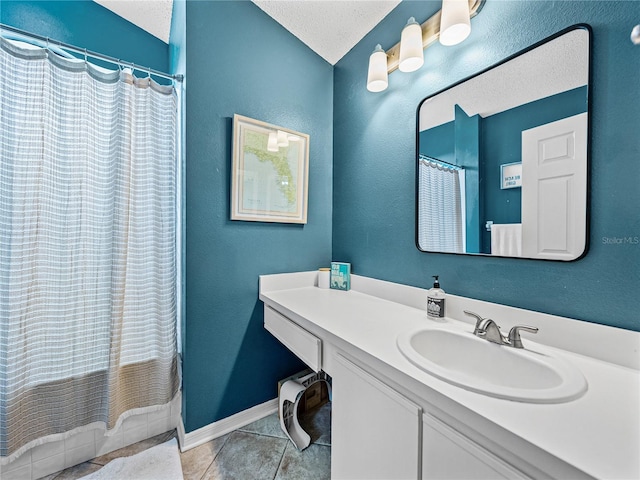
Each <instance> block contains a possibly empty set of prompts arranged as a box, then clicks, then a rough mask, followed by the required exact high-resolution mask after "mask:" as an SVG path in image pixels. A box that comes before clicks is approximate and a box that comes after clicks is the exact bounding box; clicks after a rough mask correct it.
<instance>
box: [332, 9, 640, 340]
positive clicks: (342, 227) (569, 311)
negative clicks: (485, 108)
mask: <svg viewBox="0 0 640 480" xmlns="http://www.w3.org/2000/svg"><path fill="white" fill-rule="evenodd" d="M439 8H440V2H439V1H424V2H414V1H404V2H402V3H401V4H400V5H399V6H398V7H397V8H396V9H394V10H393V11H392V12H391V13H390V14H389V15H388V16H387V17H386V18H385V19H384V20H383V21H382V22H381V23H380V24H378V26H376V27H375V28H374V29H373V31H372V32H371V33H369V34H368V35H367V36H366V37H365V38H364V39H363V40H362V41H361V42H360V43H359V44H358V45H357V46H356V47H354V48H353V49H352V50H351V51H350V52H349V53H348V54H347V55H346V56H345V57H344V58H343V59H342V60H340V62H338V64H337V65H336V67H335V71H334V92H335V93H334V132H335V134H334V183H333V188H334V190H333V194H334V199H335V200H336V201H334V208H333V256H334V258H339V259H340V260H343V261H349V262H352V264H353V269H354V271H355V272H357V273H358V274H362V275H367V276H371V277H375V278H380V279H384V280H390V281H394V282H400V283H405V284H409V285H416V286H420V287H426V288H429V286H430V281H429V280H430V278H431V275H440V282H441V285H442V287H443V288H444V290H445V291H447V292H450V293H454V294H458V295H465V296H468V297H472V298H478V299H483V300H487V301H492V302H499V303H503V304H507V305H514V306H517V307H522V308H527V309H533V310H538V311H541V312H547V313H552V314H557V315H563V316H568V317H572V318H577V319H581V320H586V321H590V322H597V323H603V324H608V325H612V326H617V327H623V328H627V329H633V330H640V317H639V316H638V308H639V307H640V305H639V303H638V292H639V291H640V244H638V243H634V239H639V238H640V213H639V212H640V210H638V205H640V188H639V187H638V182H639V181H640V180H639V179H640V162H638V158H640V135H638V132H637V131H638V125H640V109H638V108H637V107H638V105H640V88H638V81H637V75H638V64H639V62H640V47H637V46H634V45H633V44H632V43H631V42H630V41H629V34H630V32H631V29H632V27H633V26H634V25H635V24H636V23H638V13H639V12H640V11H639V10H638V2H627V1H571V2H557V1H535V2H523V1H507V0H500V1H498V0H487V2H486V3H485V5H484V8H483V10H482V12H481V13H480V14H479V15H478V16H477V17H475V18H473V19H472V21H471V25H472V32H471V35H470V37H469V38H468V39H467V40H466V42H464V43H462V44H460V45H457V46H454V47H443V46H441V45H439V44H434V45H433V46H431V47H430V48H428V49H427V50H426V51H425V65H424V66H423V67H422V69H421V70H419V71H418V72H414V73H403V72H400V71H396V72H394V73H392V74H391V75H390V77H389V88H388V89H387V90H386V91H384V92H381V93H377V94H376V93H371V92H368V91H367V90H366V85H365V84H366V71H367V62H368V58H369V55H370V54H371V52H372V51H373V49H374V47H375V45H376V43H381V44H382V46H383V47H385V48H390V47H391V46H393V45H394V44H395V43H396V42H397V41H398V40H399V38H400V31H401V30H402V27H403V25H404V24H405V23H406V21H407V19H408V18H409V17H410V16H415V17H416V19H417V20H418V21H424V20H425V19H426V18H428V17H430V16H431V15H432V14H433V13H434V12H435V11H437V10H438V9H439ZM576 23H588V24H590V25H591V26H592V28H593V62H592V64H593V89H592V97H593V98H592V105H591V121H592V132H591V133H592V142H591V173H590V175H591V185H590V186H591V194H590V197H591V213H590V220H591V230H590V236H589V240H590V249H589V252H588V254H587V255H586V257H584V258H583V259H581V260H578V261H575V262H569V263H563V262H549V261H535V260H521V259H511V258H491V257H473V256H460V255H451V254H436V253H421V252H419V251H418V250H417V248H416V246H415V243H414V239H415V230H414V229H415V187H414V186H415V167H414V158H415V121H416V108H417V106H418V104H419V103H420V101H421V100H422V99H423V98H425V97H427V96H430V95H432V94H434V93H436V92H438V91H440V90H442V89H444V88H445V87H447V86H448V85H451V84H453V83H456V82H458V81H460V80H461V79H463V78H466V77H468V76H470V75H472V74H473V73H475V72H478V71H481V70H483V69H485V68H487V67H489V66H491V65H493V64H495V63H497V62H499V61H500V60H502V59H504V58H506V57H508V56H509V55H512V54H514V53H516V52H518V51H520V50H522V49H524V48H526V47H528V46H529V45H531V44H533V43H536V42H538V41H540V40H542V39H544V38H546V37H547V36H549V35H552V34H554V33H556V32H558V31H560V30H562V29H564V28H566V27H568V26H570V25H574V24H576ZM354 159H358V161H354ZM345 198H348V199H349V201H338V199H345ZM624 239H627V240H626V241H625V240H624ZM629 239H630V240H631V242H629V241H628V240H629Z"/></svg>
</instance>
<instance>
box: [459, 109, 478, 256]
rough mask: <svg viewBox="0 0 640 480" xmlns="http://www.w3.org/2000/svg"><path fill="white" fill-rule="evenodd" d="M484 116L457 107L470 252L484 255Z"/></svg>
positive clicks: (467, 246) (460, 159) (466, 244)
mask: <svg viewBox="0 0 640 480" xmlns="http://www.w3.org/2000/svg"><path fill="white" fill-rule="evenodd" d="M480 120H481V119H480V115H472V116H469V115H467V114H466V112H465V111H464V110H463V109H462V108H460V107H459V106H458V105H456V106H455V121H454V123H455V127H454V129H455V148H456V164H457V165H460V166H461V167H463V168H464V171H465V175H464V178H465V181H464V190H465V199H466V201H465V220H466V224H467V225H466V235H465V236H466V239H465V251H466V252H467V253H480V251H481V245H480V238H481V237H480V225H481V221H482V216H481V212H482V209H483V206H484V198H483V196H482V195H481V194H480V192H481V190H480V159H481V158H482V155H481V154H480V130H481V128H480V126H481V121H480Z"/></svg>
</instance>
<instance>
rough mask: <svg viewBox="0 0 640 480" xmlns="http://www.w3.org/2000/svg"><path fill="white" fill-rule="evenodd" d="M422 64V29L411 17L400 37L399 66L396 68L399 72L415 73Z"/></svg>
mask: <svg viewBox="0 0 640 480" xmlns="http://www.w3.org/2000/svg"><path fill="white" fill-rule="evenodd" d="M423 63H424V48H423V46H422V27H421V26H420V24H419V23H418V22H416V19H415V18H413V17H411V18H410V19H409V21H408V22H407V25H406V26H405V27H404V28H403V29H402V35H400V64H399V65H398V68H399V69H400V71H401V72H415V71H416V70H418V69H419V68H420V67H421V66H422V64H423Z"/></svg>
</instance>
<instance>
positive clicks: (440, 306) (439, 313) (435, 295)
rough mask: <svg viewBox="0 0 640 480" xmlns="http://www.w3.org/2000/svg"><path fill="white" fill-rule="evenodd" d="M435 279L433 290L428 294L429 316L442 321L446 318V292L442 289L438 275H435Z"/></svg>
mask: <svg viewBox="0 0 640 480" xmlns="http://www.w3.org/2000/svg"><path fill="white" fill-rule="evenodd" d="M433 278H434V279H435V281H434V282H433V288H431V289H429V291H428V292H427V316H428V317H430V318H435V319H440V318H444V301H445V297H446V294H445V293H444V290H442V289H441V288H440V282H439V281H438V275H433Z"/></svg>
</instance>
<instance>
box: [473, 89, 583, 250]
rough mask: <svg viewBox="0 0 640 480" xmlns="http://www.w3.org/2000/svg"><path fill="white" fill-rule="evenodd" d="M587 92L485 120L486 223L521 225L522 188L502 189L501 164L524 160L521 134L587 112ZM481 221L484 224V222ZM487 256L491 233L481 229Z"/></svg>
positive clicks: (571, 92) (574, 91) (575, 92)
mask: <svg viewBox="0 0 640 480" xmlns="http://www.w3.org/2000/svg"><path fill="white" fill-rule="evenodd" d="M587 106H588V89H587V87H586V86H585V87H579V88H574V89H572V90H569V91H567V92H563V93H559V94H557V95H552V96H550V97H547V98H543V99H540V100H537V101H535V102H530V103H527V104H525V105H521V106H519V107H517V108H512V109H510V110H507V111H504V112H501V113H498V114H496V115H492V116H490V117H487V118H484V119H483V120H482V140H481V146H482V150H481V158H482V162H481V164H482V171H481V177H482V180H483V194H484V195H485V197H484V217H483V219H482V220H483V222H486V221H487V220H492V221H493V222H494V223H520V222H521V221H522V189H521V188H508V189H505V190H501V189H500V165H504V164H506V163H514V162H521V161H522V132H523V130H528V129H530V128H534V127H539V126H540V125H545V124H547V123H551V122H555V121H557V120H560V119H563V118H567V117H571V116H573V115H577V114H579V113H584V112H586V111H587ZM483 222H481V225H482V223H483ZM481 231H482V232H483V237H484V242H483V246H484V253H491V232H487V231H486V229H481Z"/></svg>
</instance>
